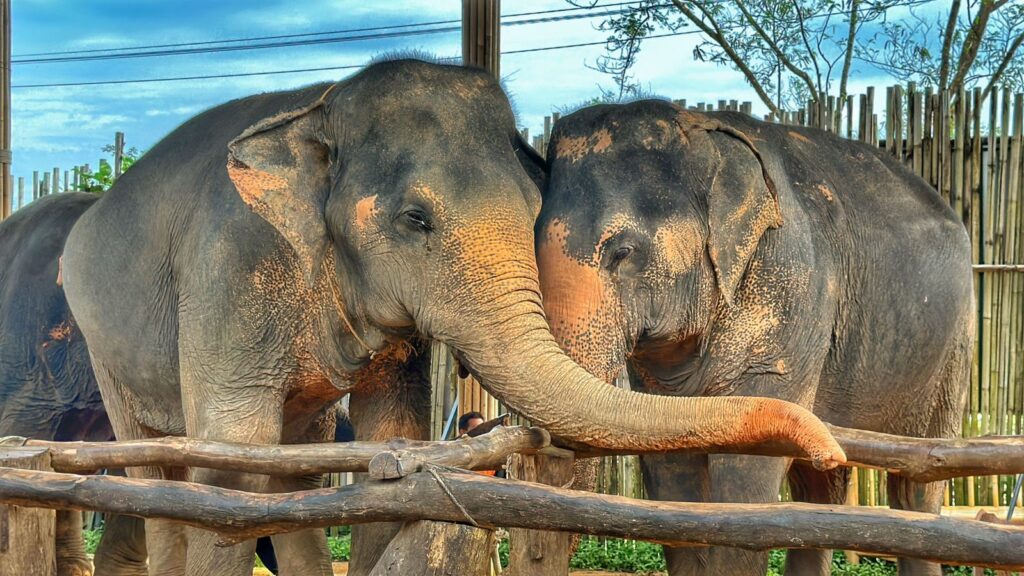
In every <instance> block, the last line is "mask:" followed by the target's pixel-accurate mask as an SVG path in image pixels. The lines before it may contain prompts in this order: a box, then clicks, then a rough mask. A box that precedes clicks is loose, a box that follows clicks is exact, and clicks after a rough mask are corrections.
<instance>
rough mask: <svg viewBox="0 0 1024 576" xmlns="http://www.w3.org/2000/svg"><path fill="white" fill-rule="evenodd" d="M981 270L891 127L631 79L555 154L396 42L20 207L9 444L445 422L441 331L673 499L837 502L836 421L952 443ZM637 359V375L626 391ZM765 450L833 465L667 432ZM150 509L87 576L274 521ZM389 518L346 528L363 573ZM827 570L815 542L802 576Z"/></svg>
mask: <svg viewBox="0 0 1024 576" xmlns="http://www.w3.org/2000/svg"><path fill="white" fill-rule="evenodd" d="M970 260H971V259H970V246H969V242H968V238H967V236H966V233H965V231H964V229H963V226H962V225H961V224H960V223H959V222H958V220H957V218H956V217H955V215H954V213H953V212H952V210H950V209H949V208H948V206H946V205H945V204H944V203H943V202H942V200H941V199H940V197H939V196H938V194H936V193H935V192H934V191H933V190H932V189H931V188H930V187H929V186H928V185H927V184H926V183H925V182H924V181H922V180H920V179H919V178H917V177H916V176H914V175H912V174H911V172H909V171H908V170H907V169H905V168H904V167H903V166H901V165H900V164H899V163H898V161H896V160H895V159H893V158H891V157H889V156H887V155H885V154H883V153H881V152H879V151H878V150H876V149H874V148H872V147H870V146H867V145H864V144H860V143H856V142H852V141H847V140H843V139H840V138H838V137H836V136H834V135H832V134H828V133H824V132H821V131H817V130H812V129H805V128H796V127H791V126H782V125H776V124H769V123H762V122H759V121H756V120H754V119H752V118H750V117H748V116H746V115H743V114H738V113H723V112H719V113H697V112H693V111H688V110H684V109H682V108H680V107H678V106H676V105H674V104H672V103H670V102H667V101H661V100H642V101H637V102H632V103H628V104H616V105H597V106H591V107H587V108H583V109H581V110H579V111H577V112H574V113H572V114H569V115H567V116H565V117H563V118H562V119H561V120H560V121H559V122H558V123H557V124H556V126H555V129H554V132H553V134H552V137H551V142H550V147H549V149H548V151H547V155H546V159H545V158H541V157H540V156H539V155H538V154H537V153H535V152H534V151H533V150H532V149H531V148H530V147H529V146H528V145H527V144H526V143H525V142H524V141H523V140H522V139H521V137H520V136H519V134H518V132H517V130H516V124H515V119H514V117H513V113H512V110H511V108H510V106H509V102H508V99H507V97H506V96H505V94H504V93H503V91H502V89H501V87H500V85H499V83H498V82H497V81H496V80H495V79H493V78H492V77H491V76H490V75H489V74H487V73H485V72H484V71H480V70H474V69H469V68H462V67H457V66H448V65H440V64H435V63H428V62H424V61H419V60H410V59H398V60H390V61H381V62H378V63H375V64H372V65H370V66H368V67H366V68H364V69H363V70H362V71H360V72H358V73H357V74H355V75H353V76H352V77H350V78H348V79H346V80H343V81H341V82H337V83H327V84H317V85H312V86H309V87H305V88H301V89H298V90H290V91H282V92H272V93H266V94H261V95H257V96H251V97H247V98H242V99H239V100H235V101H232V102H228V103H226V104H223V105H221V106H217V107H215V108H212V109H210V110H208V111H206V112H204V113H202V114H200V115H198V116H196V117H195V118H193V119H191V120H189V121H188V122H186V123H185V124H183V125H182V126H181V127H179V128H178V129H176V130H175V131H173V132H172V133H171V134H169V135H168V136H167V137H165V138H164V139H163V140H162V141H161V142H159V143H158V144H156V145H155V146H154V147H153V148H152V149H151V150H150V151H149V152H147V153H146V154H145V155H144V156H143V157H142V158H141V159H140V160H139V161H138V162H137V163H136V164H135V165H134V166H133V167H132V168H131V170H129V171H127V172H126V173H125V174H124V175H123V176H122V177H121V178H120V179H119V180H118V181H117V183H116V184H115V185H114V186H113V187H112V188H111V189H110V190H109V191H108V192H106V193H105V194H104V195H103V196H102V197H97V196H93V195H88V194H61V195H57V196H53V197H47V198H44V199H42V200H39V201H37V202H35V203H33V204H32V205H31V206H29V207H27V208H25V209H24V210H21V211H19V212H18V213H16V214H15V215H14V216H12V217H11V218H10V219H8V220H6V221H5V222H3V224H2V225H0V402H2V405H0V435H14V434H17V435H22V436H31V437H36V438H45V439H56V440H79V439H111V438H114V437H116V438H118V439H123V440H127V439H143V438H152V437H160V436H165V435H179V436H181V435H187V436H190V437H197V438H204V439H210V440H221V441H233V442H249V443H259V444H277V443H308V442H327V441H333V439H334V431H335V419H336V411H335V408H334V407H335V405H336V403H337V402H338V400H339V399H341V398H342V397H343V396H344V395H346V394H348V395H350V407H351V419H352V425H353V426H354V428H355V435H356V438H358V439H361V440H373V439H387V438H391V437H394V436H405V437H412V438H418V437H423V436H424V435H425V434H426V431H427V429H428V427H427V425H426V424H425V419H426V417H427V416H426V415H427V408H428V405H427V400H428V398H429V381H428V378H427V377H426V373H425V369H424V366H425V365H426V364H427V362H425V361H424V359H423V357H424V353H423V352H424V350H425V342H426V341H428V340H430V339H433V340H438V341H441V342H444V343H446V344H448V345H449V346H450V347H451V348H452V349H453V350H454V352H455V355H456V357H457V359H458V360H459V362H460V364H461V366H463V367H464V368H465V370H467V371H468V372H470V373H472V374H473V375H474V376H475V377H477V378H478V379H479V380H480V382H481V383H482V384H483V386H484V387H485V388H486V389H487V390H488V391H489V392H490V393H491V394H492V395H494V396H496V397H497V398H499V399H500V400H502V401H503V402H504V403H505V404H506V405H507V406H509V407H510V408H511V409H513V410H515V411H516V412H518V413H521V414H523V415H526V416H527V417H529V419H530V420H531V421H532V422H535V423H536V424H537V425H539V426H543V427H545V428H547V429H548V430H549V431H550V432H551V433H552V434H553V435H554V436H556V437H558V438H560V439H562V440H564V441H565V442H567V443H569V444H575V445H588V446H593V447H598V448H608V449H623V450H632V451H637V452H642V453H644V454H643V456H642V465H643V472H644V482H645V485H646V487H647V491H648V494H649V496H650V497H651V498H655V499H662V500H679V501H717V502H769V501H773V500H777V499H778V494H779V489H780V486H781V484H782V482H783V480H784V479H786V478H788V481H789V483H790V486H791V488H792V493H793V495H794V497H795V498H796V499H799V500H803V501H808V502H819V503H839V502H842V501H843V499H844V497H845V490H846V472H845V470H844V469H843V468H841V467H839V468H837V467H836V465H837V464H841V463H842V462H844V459H845V457H844V455H843V452H842V450H841V448H840V447H839V446H838V444H836V442H835V440H834V439H833V438H832V437H831V435H830V434H829V432H828V431H827V428H825V426H824V425H823V424H822V422H821V420H825V421H828V422H831V423H834V424H837V425H842V426H850V427H856V428H862V429H868V430H876V431H882V432H889V433H896V434H904V435H911V436H953V435H956V434H957V433H958V432H959V426H960V414H961V411H962V409H963V403H964V401H965V392H966V385H967V376H968V372H969V367H970V364H971V354H972V348H971V342H972V335H973V329H974V325H973V322H974V320H973V317H974V316H973V305H974V304H973V302H974V301H973V293H972V277H971V271H970ZM58 277H59V283H58ZM86 342H87V343H88V348H86ZM624 369H625V370H627V371H628V372H629V375H630V380H631V382H632V384H633V387H634V388H635V391H626V390H622V389H619V388H616V387H614V386H610V385H608V383H609V382H610V381H611V380H613V379H614V378H615V377H616V376H617V375H618V374H619V373H621V372H622V370H624ZM819 418H820V420H819ZM771 440H786V441H790V442H793V443H795V444H796V445H797V446H799V447H800V448H801V449H802V450H804V451H805V452H806V453H807V455H808V456H809V457H810V460H811V462H813V466H812V465H811V464H809V463H794V462H793V461H792V460H790V459H785V458H769V457H756V456H741V455H719V454H711V455H704V454H702V455H695V454H694V453H693V452H686V453H681V452H675V453H673V450H678V449H704V450H708V451H710V452H715V451H716V449H718V448H724V447H727V446H731V445H736V444H747V445H749V444H752V443H757V442H763V441H771ZM129 474H130V475H134V476H139V477H148V478H165V479H179V480H184V479H187V480H190V481H193V482H199V483H205V484H212V485H217V486H224V487H230V488H236V489H242V490H249V491H254V492H285V491H292V490H300V489H304V488H308V487H312V486H319V483H320V478H319V477H308V478H277V477H266V476H257V475H249V474H240V473H232V472H224V471H216V470H207V469H195V470H186V469H174V468H170V469H159V468H146V469H138V470H134V469H133V470H130V471H129ZM888 489H889V494H890V498H889V500H890V502H891V505H892V506H894V507H898V508H901V509H907V510H920V511H929V512H937V511H938V507H939V505H940V504H941V492H940V485H939V484H915V483H913V482H908V481H902V480H899V479H895V478H892V477H890V480H889V486H888ZM60 520H61V522H60V524H61V525H62V526H63V528H62V529H60V530H59V536H60V539H59V540H58V547H59V550H58V562H59V565H60V572H61V574H62V575H63V574H86V573H88V572H89V570H90V567H89V563H88V560H87V559H86V558H85V556H84V553H83V550H82V547H81V543H80V539H79V538H77V537H78V534H77V530H78V526H79V525H80V517H77V516H75V515H71V514H63V513H62V515H61V517H60ZM76 523H77V524H76ZM142 524H143V523H142V521H139V520H135V519H131V518H114V519H111V522H109V523H108V528H107V531H106V533H105V536H104V540H103V543H102V544H101V546H100V550H99V551H98V553H97V555H96V558H95V564H96V567H95V569H96V573H97V574H99V575H100V576H106V575H107V574H146V573H147V570H148V573H149V574H154V575H155V574H168V575H172V574H173V575H182V574H188V575H206V574H224V575H229V576H240V575H242V574H249V573H251V569H252V563H253V551H254V546H255V543H254V542H245V543H242V544H238V545H235V546H231V547H218V546H216V541H217V539H216V536H215V535H213V534H211V533H208V532H205V531H203V530H199V529H194V528H186V527H182V526H180V525H176V524H173V523H169V522H163V521H153V520H150V521H146V522H145V526H144V529H143V525H142ZM394 531H395V527H394V526H389V525H368V526H357V527H356V528H355V529H354V533H353V559H352V566H351V568H350V570H351V572H350V573H351V574H366V573H368V571H369V569H370V568H371V567H372V565H373V562H374V560H375V557H376V554H377V553H379V551H380V550H381V549H382V546H383V544H386V542H387V539H388V538H389V537H390V535H392V534H393V533H394ZM143 534H144V536H143ZM76 540H78V542H77V543H76ZM273 540H274V547H275V551H276V555H277V558H278V562H279V565H280V570H281V573H282V574H295V575H303V576H305V575H328V574H330V573H331V571H330V562H329V555H328V551H327V547H326V540H325V536H324V533H323V531H322V530H319V529H309V530H302V531H297V532H293V533H288V534H281V535H276V536H274V537H273ZM147 556H148V568H147ZM666 557H667V560H668V563H669V567H670V572H671V574H673V575H680V574H751V575H753V574H758V575H761V574H764V573H765V570H766V566H767V555H766V554H765V553H759V552H749V551H741V550H735V549H719V548H712V549H700V548H679V549H671V548H666ZM830 559H831V556H830V554H828V553H827V552H825V551H814V550H799V551H793V552H791V553H790V555H789V559H788V561H787V566H786V572H787V574H827V573H828V571H829V566H830ZM900 570H901V573H902V574H939V573H940V572H939V567H938V566H937V565H933V564H928V563H924V562H920V561H915V560H910V559H901V560H900Z"/></svg>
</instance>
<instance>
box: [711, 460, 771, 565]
mask: <svg viewBox="0 0 1024 576" xmlns="http://www.w3.org/2000/svg"><path fill="white" fill-rule="evenodd" d="M789 464H790V460H789V459H787V458H774V457H769V456H733V455H726V454H712V455H711V456H709V457H708V472H709V476H710V478H711V501H712V502H736V503H741V504H745V503H750V504H755V503H758V504H760V503H768V502H778V501H779V489H780V488H781V487H782V479H783V478H784V477H785V475H786V470H787V468H789ZM767 571H768V552H759V551H750V550H741V549H739V548H724V547H721V546H715V547H712V548H711V549H709V550H708V570H707V571H706V574H709V575H712V574H713V575H716V576H742V575H749V576H763V574H765V572H767Z"/></svg>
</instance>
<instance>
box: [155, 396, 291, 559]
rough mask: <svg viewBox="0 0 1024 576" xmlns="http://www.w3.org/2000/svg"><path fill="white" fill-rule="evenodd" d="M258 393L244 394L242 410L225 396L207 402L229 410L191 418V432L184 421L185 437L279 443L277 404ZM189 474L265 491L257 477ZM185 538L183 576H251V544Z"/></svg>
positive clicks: (203, 534)
mask: <svg viewBox="0 0 1024 576" xmlns="http://www.w3.org/2000/svg"><path fill="white" fill-rule="evenodd" d="M263 392H264V393H257V394H249V395H248V396H246V397H245V398H246V401H247V405H246V406H244V409H243V407H241V406H237V405H236V404H237V402H238V400H237V398H235V399H233V400H231V401H228V402H225V399H224V398H218V399H216V400H213V401H211V402H210V403H209V404H208V406H210V405H212V406H225V407H228V406H230V407H232V408H230V409H225V410H223V411H221V410H216V409H211V408H206V409H205V411H203V412H201V413H198V414H196V421H195V424H194V426H195V428H192V426H193V422H192V421H191V420H187V421H186V422H187V424H188V425H189V426H190V430H189V436H190V437H197V438H202V439H204V440H216V441H220V442H240V443H247V444H277V443H278V442H280V439H281V403H280V401H279V400H277V399H276V398H275V395H274V394H273V393H270V390H265V391H263ZM186 414H188V413H186ZM190 416H191V415H190ZM189 472H190V480H191V481H193V482H196V483H199V484H206V485H208V486H219V487H221V488H230V489H234V490H243V491H246V492H256V493H260V492H266V490H267V477H266V476H262V475H258V474H241V473H238V472H231V471H225V470H210V469H207V468H193V469H191V470H190V471H189ZM148 530H149V526H147V531H148ZM185 534H186V538H187V542H188V552H187V556H186V561H185V574H186V575H187V576H200V575H203V576H205V575H208V574H217V575H219V576H249V575H251V574H252V569H253V563H254V558H255V553H256V540H246V541H245V542H241V543H239V544H235V545H233V546H227V547H221V546H217V539H218V538H217V535H216V534H215V533H213V532H210V531H207V530H202V529H199V528H192V527H188V528H186V530H185ZM150 542H152V538H151V539H150Z"/></svg>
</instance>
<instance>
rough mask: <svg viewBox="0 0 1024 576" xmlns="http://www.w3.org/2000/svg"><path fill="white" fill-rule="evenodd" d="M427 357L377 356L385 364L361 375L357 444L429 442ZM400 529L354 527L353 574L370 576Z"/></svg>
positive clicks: (355, 398) (355, 413) (392, 525)
mask: <svg viewBox="0 0 1024 576" xmlns="http://www.w3.org/2000/svg"><path fill="white" fill-rule="evenodd" d="M428 356H429V354H428V353H427V352H426V351H425V350H422V351H421V352H420V353H419V354H416V355H414V356H412V357H411V358H409V360H408V361H400V360H398V359H397V358H383V359H382V358H378V359H376V360H374V362H375V363H380V365H371V366H370V367H369V368H368V369H367V372H366V373H365V374H361V375H359V376H358V382H357V389H356V390H355V391H354V392H352V396H351V400H350V403H349V415H350V417H351V420H352V425H353V428H354V429H355V434H356V440H378V441H383V440H390V439H392V438H407V439H410V440H427V439H429V438H430V412H429V406H430V379H429V372H428V368H429V357H428ZM356 479H357V481H359V482H365V481H366V475H365V474H357V475H356ZM401 527H402V523H401V522H377V523H372V524H359V525H357V526H353V527H352V558H351V560H350V562H349V568H348V569H349V576H366V575H367V574H369V573H370V571H371V570H373V567H374V566H375V565H376V563H377V560H378V559H379V558H380V557H381V554H383V553H384V549H385V548H387V545H388V543H389V542H391V539H392V538H394V536H395V534H397V533H398V531H399V529H401Z"/></svg>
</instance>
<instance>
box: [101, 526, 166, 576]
mask: <svg viewBox="0 0 1024 576" xmlns="http://www.w3.org/2000/svg"><path fill="white" fill-rule="evenodd" d="M182 550H183V551H184V549H182ZM95 563H96V574H97V576H146V574H148V569H147V567H146V521H145V520H143V519H142V518H135V517H133V516H122V515H120V514H108V515H107V517H106V519H105V521H104V523H103V538H101V539H100V545H99V547H98V548H97V549H96V558H95Z"/></svg>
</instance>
